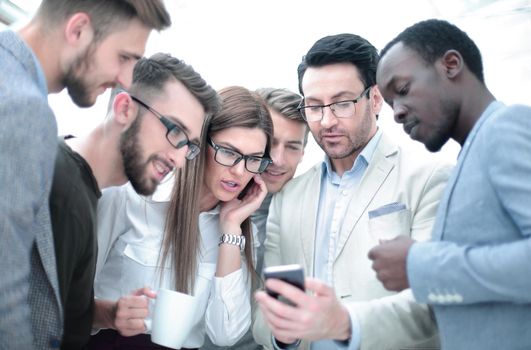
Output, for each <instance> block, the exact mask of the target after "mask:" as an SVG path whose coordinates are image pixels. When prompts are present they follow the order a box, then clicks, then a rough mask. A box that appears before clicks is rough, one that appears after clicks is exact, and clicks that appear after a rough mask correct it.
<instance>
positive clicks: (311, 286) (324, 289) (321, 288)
mask: <svg viewBox="0 0 531 350" xmlns="http://www.w3.org/2000/svg"><path fill="white" fill-rule="evenodd" d="M304 286H305V287H306V289H307V290H309V291H312V292H314V293H315V295H322V296H327V295H330V294H332V293H333V290H332V288H330V287H329V286H328V285H327V284H326V283H324V282H323V281H321V280H319V279H317V278H312V277H307V278H306V279H305V281H304Z"/></svg>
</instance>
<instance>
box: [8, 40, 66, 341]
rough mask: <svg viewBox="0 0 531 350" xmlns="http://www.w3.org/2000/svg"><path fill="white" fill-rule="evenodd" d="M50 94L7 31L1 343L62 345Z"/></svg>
mask: <svg viewBox="0 0 531 350" xmlns="http://www.w3.org/2000/svg"><path fill="white" fill-rule="evenodd" d="M47 94H48V91H47V87H46V80H45V77H44V74H43V72H42V69H41V68H40V65H39V63H38V61H37V59H36V57H35V56H34V55H33V53H32V51H31V50H30V49H29V48H28V46H27V45H26V44H25V43H24V42H23V41H22V40H21V39H20V38H19V37H18V36H17V35H16V34H15V33H14V32H12V31H5V32H0V164H1V166H0V188H1V190H2V194H1V195H0V241H1V244H0V257H2V262H3V263H4V264H3V266H2V268H1V269H0V349H48V348H54V347H59V345H60V339H61V332H62V323H63V321H62V310H61V304H60V299H59V290H58V283H57V272H56V262H55V253H54V247H53V236H52V231H51V225H50V215H49V205H48V197H49V193H50V186H51V180H52V174H53V165H54V160H55V153H56V147H57V125H56V122H55V118H54V115H53V112H52V111H51V109H50V107H49V106H48V101H47ZM30 255H31V259H30ZM30 275H31V278H30ZM30 315H31V316H30Z"/></svg>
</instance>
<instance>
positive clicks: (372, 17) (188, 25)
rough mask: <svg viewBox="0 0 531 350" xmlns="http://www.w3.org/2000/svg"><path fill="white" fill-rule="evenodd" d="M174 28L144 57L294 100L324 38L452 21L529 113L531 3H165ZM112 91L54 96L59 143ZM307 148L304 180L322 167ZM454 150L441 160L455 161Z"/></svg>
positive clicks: (496, 84)
mask: <svg viewBox="0 0 531 350" xmlns="http://www.w3.org/2000/svg"><path fill="white" fill-rule="evenodd" d="M39 3H40V1H36V0H21V1H14V0H11V1H8V0H0V29H1V28H2V27H3V25H2V24H1V23H2V22H3V23H6V24H9V23H11V22H14V21H15V20H16V21H18V23H17V24H16V26H19V25H20V24H21V21H24V20H25V19H27V18H28V17H29V16H31V12H32V11H34V10H35V9H36V8H37V6H38V4H39ZM166 5H167V7H168V9H169V11H170V12H171V16H172V22H173V25H172V27H171V28H170V29H168V30H166V31H163V32H161V33H153V34H152V35H151V37H150V40H149V42H148V45H147V50H146V55H147V56H149V55H151V54H153V53H155V52H159V51H160V52H166V53H170V54H172V55H174V56H176V57H178V58H181V59H184V60H185V61H186V62H187V63H189V64H191V65H193V66H194V68H195V69H196V70H197V71H198V72H200V73H201V75H202V76H203V77H204V78H205V79H206V80H207V81H208V82H209V83H210V84H211V85H212V86H213V87H214V88H216V89H220V88H222V87H225V86H228V85H242V86H245V87H247V88H249V89H255V88H259V87H267V86H271V87H283V88H288V89H291V90H293V91H297V74H296V69H297V65H298V64H299V62H300V59H301V57H302V55H303V54H304V53H306V51H307V50H308V49H309V48H310V46H311V45H312V44H313V43H314V42H315V41H316V40H317V39H319V38H321V37H323V36H325V35H331V34H337V33H343V32H350V33H355V34H359V35H361V36H363V37H365V38H366V39H368V40H369V41H370V42H372V43H373V45H375V46H376V48H378V49H381V48H383V46H385V44H386V43H387V42H388V41H390V40H391V39H393V38H394V37H395V36H396V35H397V34H398V33H399V32H400V31H402V30H403V29H405V28H406V27H407V26H409V25H411V24H413V23H415V22H417V21H420V20H423V19H428V18H441V19H446V20H449V21H451V22H453V23H455V24H456V25H458V26H459V27H460V28H461V29H463V30H465V31H466V32H467V33H468V34H469V35H470V37H471V38H472V39H473V40H474V41H475V42H476V44H477V45H478V47H479V48H480V50H481V52H482V55H483V61H484V69H485V77H486V82H487V86H488V87H489V88H490V90H491V91H492V92H493V93H494V95H495V96H496V97H497V98H498V99H499V100H501V101H504V102H505V103H524V104H530V98H529V97H530V91H531V65H530V62H531V40H530V38H531V0H501V1H493V0H403V1H394V0H372V1H355V0H327V1H324V0H321V1H317V0H268V1H259V0H166ZM108 99H109V94H108V92H107V93H106V94H104V95H102V96H100V97H99V99H98V102H97V103H96V105H95V106H94V107H92V108H89V109H80V108H78V107H76V106H75V105H74V104H72V102H70V99H69V97H68V95H67V94H66V92H62V93H60V94H56V95H51V96H50V104H51V105H52V108H53V109H54V111H55V113H56V116H57V121H58V125H59V133H60V134H74V135H77V136H81V135H83V134H85V133H87V132H88V131H89V130H91V129H92V128H93V127H94V126H95V125H96V124H97V123H99V122H100V121H101V120H102V119H103V118H104V116H105V113H106V108H107V102H108ZM379 125H380V127H381V128H382V129H383V130H385V131H386V132H388V133H391V134H392V135H393V137H395V138H396V139H397V140H398V141H399V142H400V143H401V144H402V145H403V146H404V147H406V148H408V149H412V150H413V151H415V152H418V154H419V157H423V156H426V155H427V152H425V151H424V150H423V146H422V145H421V144H419V143H416V142H413V141H411V140H409V138H408V137H407V135H405V134H404V133H403V131H402V129H401V127H399V126H398V125H397V124H395V123H394V121H393V118H392V112H391V110H390V108H389V107H388V106H385V107H384V110H383V111H382V113H381V115H380V121H379ZM310 140H311V142H310V143H309V145H308V147H307V149H306V153H305V156H304V159H303V162H302V164H301V166H300V167H299V171H298V173H301V172H303V171H304V170H306V169H308V167H310V166H311V165H313V164H314V163H316V162H317V161H320V160H321V159H322V152H321V149H320V148H319V147H318V146H317V145H316V144H315V142H313V139H312V138H311V137H310ZM457 152H458V147H457V145H456V144H455V143H449V144H448V145H446V146H445V147H444V148H443V150H442V151H441V152H440V153H439V156H442V157H444V158H446V159H449V160H452V161H453V160H455V158H456V155H457Z"/></svg>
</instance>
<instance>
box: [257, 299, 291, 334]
mask: <svg viewBox="0 0 531 350" xmlns="http://www.w3.org/2000/svg"><path fill="white" fill-rule="evenodd" d="M270 299H271V300H270V301H266V302H265V303H262V304H259V307H260V310H261V311H262V314H263V316H264V319H265V321H266V322H267V324H268V325H269V327H270V328H271V329H272V330H274V331H284V332H285V331H287V332H292V331H293V330H295V329H296V327H297V326H298V324H299V322H297V321H296V320H295V319H290V318H289V316H291V313H290V311H289V310H288V308H292V307H290V306H289V305H287V304H285V303H283V302H281V301H278V300H276V299H273V298H271V297H270ZM286 316H288V317H286Z"/></svg>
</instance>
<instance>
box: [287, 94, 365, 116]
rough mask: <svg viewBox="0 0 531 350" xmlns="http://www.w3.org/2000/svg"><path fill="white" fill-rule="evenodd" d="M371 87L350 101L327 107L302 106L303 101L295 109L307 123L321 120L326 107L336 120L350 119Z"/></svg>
mask: <svg viewBox="0 0 531 350" xmlns="http://www.w3.org/2000/svg"><path fill="white" fill-rule="evenodd" d="M370 90H371V87H370V86H369V87H368V88H366V89H365V90H363V92H362V93H361V94H360V95H359V96H358V97H356V98H355V99H352V100H343V101H337V102H333V103H329V104H327V105H308V106H305V105H304V99H303V100H302V101H301V103H300V104H299V106H298V107H297V109H298V110H299V112H300V114H301V115H302V117H303V118H304V119H305V120H306V121H308V122H318V121H320V120H321V119H323V116H324V109H325V108H326V107H328V108H330V110H331V111H332V113H333V114H334V115H335V116H336V118H352V117H353V116H354V115H356V103H358V102H359V101H360V100H361V99H362V98H363V97H364V96H367V97H368V96H369V91H370Z"/></svg>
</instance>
